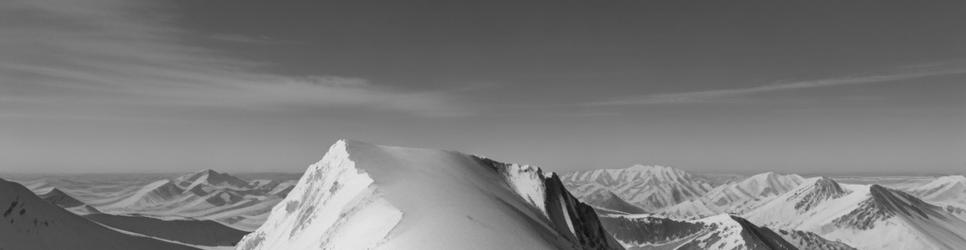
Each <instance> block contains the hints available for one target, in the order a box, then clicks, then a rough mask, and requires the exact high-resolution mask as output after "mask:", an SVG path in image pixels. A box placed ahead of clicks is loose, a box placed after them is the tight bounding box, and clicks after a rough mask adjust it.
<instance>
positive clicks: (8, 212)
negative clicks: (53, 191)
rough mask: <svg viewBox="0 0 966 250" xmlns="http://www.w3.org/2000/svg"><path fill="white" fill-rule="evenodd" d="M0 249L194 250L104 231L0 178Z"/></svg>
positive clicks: (22, 187) (107, 230)
mask: <svg viewBox="0 0 966 250" xmlns="http://www.w3.org/2000/svg"><path fill="white" fill-rule="evenodd" d="M0 249H80V250H85V249H92V250H93V249H194V248H191V247H187V246H183V245H177V244H172V243H167V242H163V241H159V240H155V239H150V238H144V237H135V236H131V235H127V234H122V233H120V232H117V231H114V230H111V229H108V228H105V227H103V226H100V225H98V224H95V223H93V222H91V221H89V220H87V219H84V218H81V217H80V216H78V215H75V214H72V213H70V212H68V211H66V210H64V209H63V208H60V207H58V206H56V205H54V204H51V203H49V202H47V201H44V200H42V199H41V198H40V197H37V196H36V195H35V194H34V193H32V192H31V191H30V190H27V188H25V187H24V186H21V185H20V184H16V183H13V182H8V181H6V180H3V179H0Z"/></svg>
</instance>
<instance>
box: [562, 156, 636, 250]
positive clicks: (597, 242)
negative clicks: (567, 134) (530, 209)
mask: <svg viewBox="0 0 966 250" xmlns="http://www.w3.org/2000/svg"><path fill="white" fill-rule="evenodd" d="M544 185H545V186H546V198H547V199H546V203H545V205H546V206H545V207H546V208H547V215H548V217H550V221H551V223H552V224H553V225H554V227H556V230H557V231H558V232H569V233H565V234H564V235H567V236H572V237H574V238H573V239H572V242H575V243H577V244H578V245H579V248H580V249H623V247H621V245H620V244H619V243H617V241H616V240H614V238H612V237H611V236H610V234H608V233H607V231H606V230H604V227H603V225H601V223H600V220H599V219H598V217H597V212H596V211H594V208H593V207H591V206H588V205H587V204H584V203H581V202H580V201H578V200H577V198H575V197H574V196H573V195H571V194H570V192H568V191H567V189H566V188H565V187H564V185H563V182H561V181H560V178H559V177H558V176H557V174H553V175H552V176H550V178H546V179H545V180H544ZM568 224H569V225H568Z"/></svg>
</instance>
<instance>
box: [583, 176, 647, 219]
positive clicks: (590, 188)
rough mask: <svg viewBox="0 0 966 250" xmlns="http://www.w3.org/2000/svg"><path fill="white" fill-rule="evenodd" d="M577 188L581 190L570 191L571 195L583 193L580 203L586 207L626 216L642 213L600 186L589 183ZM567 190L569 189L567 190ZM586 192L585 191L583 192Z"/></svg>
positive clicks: (638, 208)
mask: <svg viewBox="0 0 966 250" xmlns="http://www.w3.org/2000/svg"><path fill="white" fill-rule="evenodd" d="M578 188H580V189H582V190H571V191H572V192H573V193H583V196H581V197H580V201H582V202H584V203H587V204H588V205H591V206H594V207H597V208H600V209H606V210H610V211H615V212H623V213H628V214H640V213H644V212H645V211H644V209H642V208H640V207H637V206H635V205H633V204H630V203H628V202H627V201H625V200H624V199H621V197H619V196H617V195H616V194H614V193H613V192H611V191H610V190H607V188H604V187H603V186H601V185H598V184H595V183H590V184H587V185H581V186H579V187H578ZM568 190H569V189H568ZM584 190H587V191H584Z"/></svg>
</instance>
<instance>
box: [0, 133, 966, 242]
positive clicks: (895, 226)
mask: <svg viewBox="0 0 966 250" xmlns="http://www.w3.org/2000/svg"><path fill="white" fill-rule="evenodd" d="M853 179H854V178H853ZM114 182H115V180H113V179H108V180H106V181H98V182H97V183H93V182H90V183H89V182H87V181H85V180H63V181H60V182H45V181H43V180H32V181H26V182H24V184H25V186H27V187H29V188H30V190H28V189H27V188H25V187H24V186H23V185H20V184H17V183H13V182H6V181H2V180H0V212H3V218H2V219H3V220H4V221H0V249H65V248H70V249H129V248H135V249H196V248H212V247H214V248H219V249H220V248H224V247H226V246H231V245H235V244H236V243H237V245H235V248H237V249H245V250H247V249H369V248H380V249H465V248H479V249H842V250H847V249H966V222H964V220H963V217H966V177H963V176H943V177H938V178H916V179H915V180H910V181H902V179H901V178H888V181H884V182H881V183H880V182H876V180H875V179H874V178H873V179H869V180H862V181H857V182H850V184H847V183H841V182H839V181H836V179H833V178H827V177H811V178H805V177H802V176H799V175H796V174H781V173H774V172H766V173H760V174H756V175H751V176H738V175H729V176H725V177H721V178H717V177H714V176H711V177H709V176H708V175H701V174H693V173H689V172H687V171H683V170H680V169H675V168H671V167H666V166H646V165H635V166H631V167H628V168H624V169H598V170H588V171H579V172H573V173H569V174H566V175H563V176H558V175H557V174H555V173H552V172H545V171H543V170H541V169H540V168H537V167H533V166H527V165H519V164H512V163H503V162H499V161H495V160H492V159H488V158H484V157H479V156H474V155H470V154H463V153H459V152H454V151H443V150H432V149H418V148H404V147H390V146H380V145H373V144H368V143H364V142H358V141H351V140H340V141H338V142H337V143H335V144H333V145H332V146H331V147H330V148H329V151H328V152H327V153H326V154H325V155H324V156H323V157H322V159H321V160H320V161H319V162H317V163H315V164H313V165H311V166H309V167H308V169H307V170H306V172H305V173H304V174H303V175H302V176H301V178H300V179H299V180H291V179H284V178H282V179H256V180H246V179H243V178H239V177H237V176H234V175H230V174H226V173H221V172H218V171H214V170H203V171H199V172H195V173H189V174H185V175H181V176H167V177H164V178H157V177H154V178H152V179H137V180H118V181H117V182H123V183H118V184H114ZM63 235H76V237H75V236H70V237H65V236H63ZM60 238H63V240H62V241H57V242H54V241H56V240H57V239H60ZM89 239H96V240H89ZM120 246H123V247H120Z"/></svg>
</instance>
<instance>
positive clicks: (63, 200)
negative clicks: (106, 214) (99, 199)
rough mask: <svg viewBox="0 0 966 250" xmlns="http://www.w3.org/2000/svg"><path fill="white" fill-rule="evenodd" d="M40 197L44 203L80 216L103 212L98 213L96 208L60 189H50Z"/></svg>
mask: <svg viewBox="0 0 966 250" xmlns="http://www.w3.org/2000/svg"><path fill="white" fill-rule="evenodd" d="M38 196H39V197H40V198H41V199H43V200H44V201H47V202H50V203H51V204H54V205H57V206H59V207H62V208H64V209H67V211H70V212H72V213H75V214H78V215H87V214H99V213H101V211H98V210H97V209H96V208H94V207H92V206H90V205H87V204H85V203H84V202H82V201H80V200H78V199H76V198H74V197H73V196H71V195H69V194H67V193H65V192H64V191H61V190H60V189H58V188H50V189H49V190H47V191H46V192H42V193H40V194H38Z"/></svg>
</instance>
